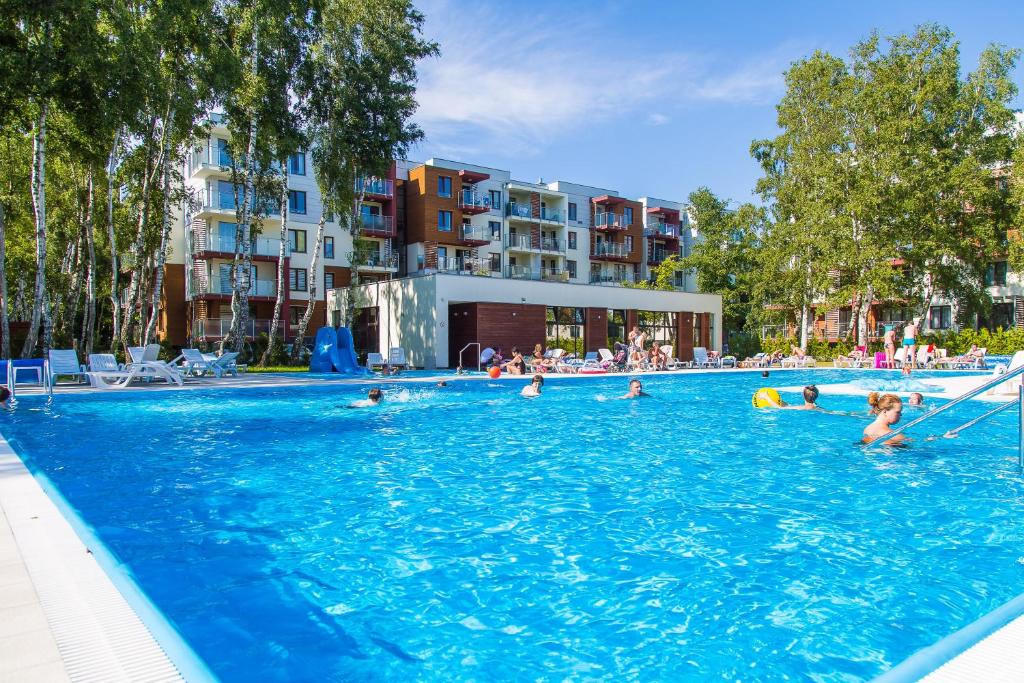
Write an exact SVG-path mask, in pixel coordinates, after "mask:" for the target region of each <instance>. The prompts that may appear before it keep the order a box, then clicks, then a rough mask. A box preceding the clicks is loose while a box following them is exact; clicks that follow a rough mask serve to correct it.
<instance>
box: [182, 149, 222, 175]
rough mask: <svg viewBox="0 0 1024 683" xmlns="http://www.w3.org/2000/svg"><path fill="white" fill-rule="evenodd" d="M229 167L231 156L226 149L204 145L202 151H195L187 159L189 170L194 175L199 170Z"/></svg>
mask: <svg viewBox="0 0 1024 683" xmlns="http://www.w3.org/2000/svg"><path fill="white" fill-rule="evenodd" d="M229 166H231V155H230V154H228V151H227V150H226V149H223V148H220V147H214V146H213V145H209V144H207V145H204V146H203V147H202V149H198V150H195V151H194V152H192V155H191V156H190V157H189V168H190V169H191V171H192V172H193V173H194V172H195V171H197V170H198V169H200V168H204V167H205V168H216V169H220V168H223V167H229Z"/></svg>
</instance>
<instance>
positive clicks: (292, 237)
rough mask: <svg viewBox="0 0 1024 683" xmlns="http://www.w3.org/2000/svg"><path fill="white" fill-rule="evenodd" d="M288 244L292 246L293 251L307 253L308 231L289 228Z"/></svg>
mask: <svg viewBox="0 0 1024 683" xmlns="http://www.w3.org/2000/svg"><path fill="white" fill-rule="evenodd" d="M288 246H289V247H291V250H292V253H295V254H305V253H306V231H305V230H289V231H288Z"/></svg>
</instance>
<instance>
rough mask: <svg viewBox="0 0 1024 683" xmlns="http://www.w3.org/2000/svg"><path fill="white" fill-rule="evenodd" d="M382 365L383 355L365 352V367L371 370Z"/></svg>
mask: <svg viewBox="0 0 1024 683" xmlns="http://www.w3.org/2000/svg"><path fill="white" fill-rule="evenodd" d="M383 367H384V356H383V355H381V354H379V353H368V354H366V368H367V369H368V370H373V369H374V368H383Z"/></svg>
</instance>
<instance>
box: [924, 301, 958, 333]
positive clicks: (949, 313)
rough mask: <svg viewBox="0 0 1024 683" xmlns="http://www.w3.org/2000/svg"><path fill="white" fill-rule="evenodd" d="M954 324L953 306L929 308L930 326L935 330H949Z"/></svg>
mask: <svg viewBox="0 0 1024 683" xmlns="http://www.w3.org/2000/svg"><path fill="white" fill-rule="evenodd" d="M952 326H953V307H952V306H932V307H931V308H930V309H928V327H930V328H931V329H933V330H948V329H949V328H950V327H952Z"/></svg>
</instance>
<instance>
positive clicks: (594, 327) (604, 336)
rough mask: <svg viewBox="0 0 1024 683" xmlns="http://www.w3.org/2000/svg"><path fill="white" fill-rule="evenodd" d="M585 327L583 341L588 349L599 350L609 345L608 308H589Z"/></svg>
mask: <svg viewBox="0 0 1024 683" xmlns="http://www.w3.org/2000/svg"><path fill="white" fill-rule="evenodd" d="M586 315H587V320H586V324H585V326H584V328H583V343H584V345H585V346H586V349H587V351H597V350H598V349H600V348H604V347H606V346H608V309H606V308H588V309H587V313H586Z"/></svg>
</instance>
